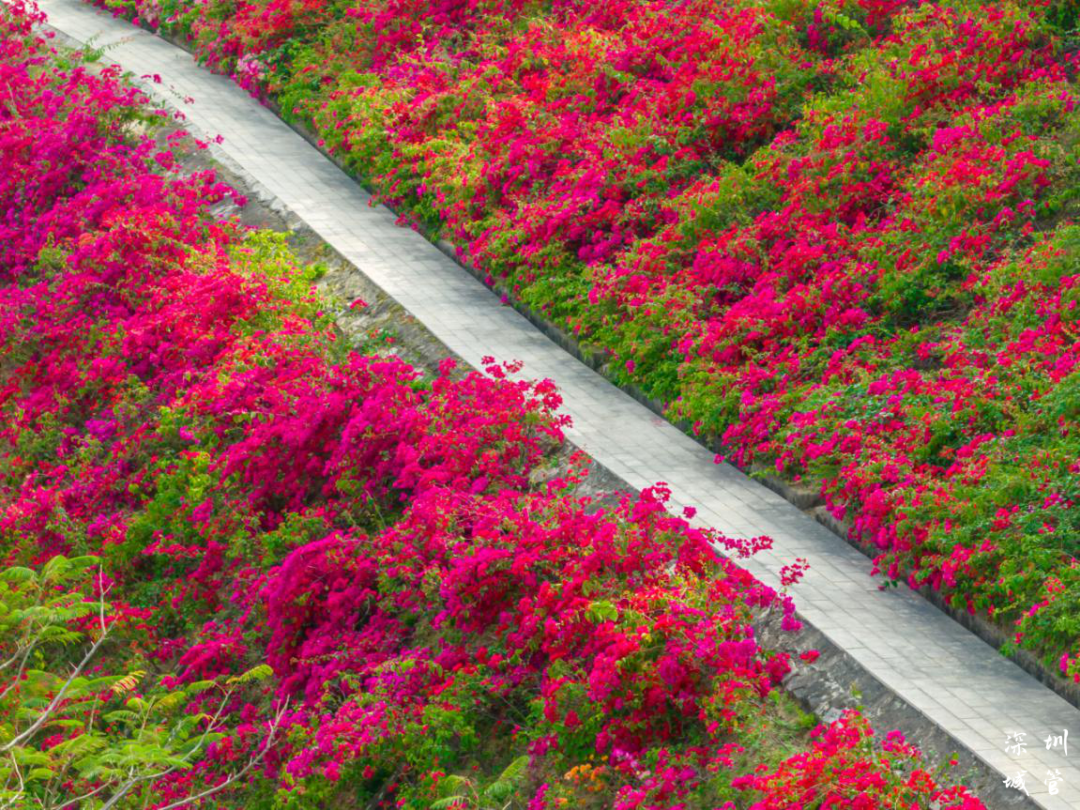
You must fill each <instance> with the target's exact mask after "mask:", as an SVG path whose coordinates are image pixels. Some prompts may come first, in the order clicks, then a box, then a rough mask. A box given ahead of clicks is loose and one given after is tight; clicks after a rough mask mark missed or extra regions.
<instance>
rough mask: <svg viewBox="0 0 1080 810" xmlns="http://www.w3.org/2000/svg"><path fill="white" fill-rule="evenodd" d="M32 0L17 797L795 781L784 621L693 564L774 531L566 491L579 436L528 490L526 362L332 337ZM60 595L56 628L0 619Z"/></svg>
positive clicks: (13, 445)
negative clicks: (700, 521)
mask: <svg viewBox="0 0 1080 810" xmlns="http://www.w3.org/2000/svg"><path fill="white" fill-rule="evenodd" d="M35 19H36V17H35V15H34V13H33V12H32V11H28V10H26V9H23V8H22V7H19V6H15V7H14V8H12V9H9V8H8V7H5V9H4V11H3V12H2V16H0V25H2V26H3V29H2V32H3V37H2V38H0V91H2V92H3V95H4V97H5V99H6V102H5V105H4V106H3V108H0V145H2V146H3V149H0V178H2V184H0V210H2V211H3V212H4V214H3V216H4V219H3V228H4V239H3V240H2V245H3V247H2V251H3V253H2V254H0V256H2V259H0V278H2V281H0V313H2V320H0V346H2V355H0V356H2V357H3V361H2V365H0V409H2V413H3V422H2V424H3V427H2V432H0V493H2V495H0V548H2V550H3V554H4V557H5V563H6V564H7V565H9V566H14V567H11V568H9V569H8V570H7V571H6V572H5V573H4V574H3V575H2V576H0V583H7V582H15V583H19V582H22V583H27V582H35V583H41V582H44V583H47V585H46V586H43V587H38V588H37V590H36V591H33V590H32V589H31V590H28V589H27V588H23V587H13V588H5V589H0V590H2V591H3V592H2V593H0V603H2V604H0V607H2V608H3V609H2V610H0V614H2V616H3V617H6V618H4V620H3V621H2V622H0V649H3V650H5V651H7V652H11V650H12V645H14V647H15V660H18V658H19V656H20V655H23V654H24V653H25V651H26V650H30V651H34V650H36V651H38V658H37V666H38V668H37V670H36V671H35V672H34V674H33V677H32V678H30V679H27V680H24V679H23V678H22V677H21V675H22V673H19V672H17V673H15V674H14V675H13V676H11V675H9V674H8V673H6V672H5V673H4V675H5V678H6V680H5V682H4V683H3V685H2V686H0V749H3V750H5V751H12V750H15V749H16V748H17V750H18V755H19V761H20V762H23V763H30V762H35V763H37V764H39V765H40V766H41V769H40V770H35V771H33V773H32V774H29V773H28V776H29V777H30V778H29V779H28V780H27V781H25V782H24V781H20V777H21V771H19V772H16V771H15V769H14V768H12V769H11V770H8V766H7V764H6V760H5V764H4V766H3V767H2V768H0V780H4V784H3V785H2V789H3V790H4V791H7V794H6V795H16V794H18V795H19V796H20V798H22V799H26V800H28V801H29V800H33V801H36V802H37V803H38V804H39V805H40V806H42V807H49V808H53V810H59V808H62V807H70V806H71V805H72V801H77V802H81V806H88V807H94V806H96V807H106V806H107V807H155V808H172V807H179V806H198V805H199V804H201V805H202V806H205V807H221V806H234V807H245V808H258V807H266V808H270V807H280V808H324V807H327V806H336V805H337V804H342V805H345V804H351V805H355V806H370V807H378V806H390V805H395V806H405V807H416V808H426V807H433V806H439V807H448V806H475V807H489V806H492V804H493V803H496V802H497V803H498V805H499V806H501V807H505V806H516V807H533V808H541V807H548V806H550V807H561V806H567V805H571V804H572V805H573V806H578V805H583V804H587V803H590V802H592V803H607V804H610V805H612V806H617V807H625V808H631V807H676V806H695V807H713V806H717V805H719V804H724V803H726V802H731V803H732V804H733V806H737V807H738V806H752V805H753V803H754V802H757V801H768V800H769V797H770V795H772V792H773V787H772V786H771V783H770V784H766V782H761V783H760V784H759V783H758V782H756V781H754V782H739V781H737V779H738V777H739V776H740V775H743V776H746V775H748V774H749V772H750V771H751V769H752V767H753V766H757V765H760V769H759V770H757V771H754V773H755V774H756V776H755V779H765V777H764V776H763V775H762V774H764V773H766V772H767V771H771V770H772V769H775V768H781V769H782V768H798V767H801V766H800V765H799V764H798V763H799V762H801V759H800V757H804V756H806V754H804V753H800V752H799V751H800V748H801V746H802V744H803V743H804V736H805V735H804V734H803V732H802V729H803V727H804V726H805V724H806V719H807V718H805V716H803V715H802V714H801V713H800V712H799V711H798V710H797V709H796V708H795V707H794V706H793V704H792V702H791V700H790V699H789V698H786V697H784V694H783V692H782V691H780V690H778V689H777V685H778V684H779V682H780V681H781V679H782V678H783V676H784V675H785V674H786V673H787V672H788V671H789V669H790V667H791V664H790V662H789V660H788V657H787V655H786V654H783V653H771V652H769V651H767V650H764V649H762V648H761V646H760V645H759V644H758V642H757V640H756V638H755V635H754V632H753V628H752V621H753V620H754V618H755V616H757V615H758V614H760V613H761V612H762V611H766V610H775V611H779V612H780V614H781V615H782V617H783V621H784V624H785V626H787V627H789V628H792V629H794V628H795V627H797V625H798V623H797V621H796V620H795V618H794V615H793V612H792V611H793V607H792V604H791V602H790V600H788V599H786V598H785V597H783V596H782V595H779V594H777V593H775V592H773V591H772V590H770V589H768V588H766V587H764V586H762V585H761V584H760V583H758V582H757V581H755V580H754V579H753V578H752V577H750V576H749V575H748V574H747V573H746V572H745V571H744V570H742V569H740V568H739V567H738V566H737V565H735V563H734V562H732V561H731V560H729V559H727V558H721V557H719V556H717V554H716V551H715V549H714V544H715V543H721V544H724V545H726V547H727V548H728V550H729V551H730V552H731V553H732V554H733V555H735V556H738V555H743V554H748V553H751V552H752V550H753V549H754V548H755V547H758V546H760V545H762V542H761V540H760V539H759V540H758V541H748V542H737V541H734V540H728V539H725V538H719V537H716V536H714V535H712V534H710V533H706V532H702V531H697V530H694V529H692V528H691V527H690V526H689V525H688V524H687V523H686V522H685V521H684V520H682V519H681V518H679V517H675V516H673V515H671V514H669V513H668V512H667V511H666V509H665V507H664V502H665V500H666V497H667V494H666V492H665V491H664V490H663V488H662V487H656V488H654V489H651V490H647V491H646V492H644V493H642V495H641V496H640V497H639V498H625V499H623V500H622V501H621V502H619V503H617V504H615V505H614V506H608V507H606V508H600V506H599V505H597V504H590V503H589V502H588V500H587V499H585V498H584V497H582V496H581V495H579V494H578V493H577V492H576V488H577V486H578V485H579V484H580V483H581V481H582V480H583V478H584V475H585V473H584V471H583V470H582V469H581V463H580V460H578V459H574V460H573V461H572V463H570V464H569V465H568V468H567V469H564V470H562V471H561V474H560V471H559V470H556V471H555V473H556V474H555V477H554V478H553V479H551V480H549V481H548V483H546V484H542V485H541V484H534V483H531V482H534V481H536V480H538V479H543V478H550V475H549V472H550V471H549V469H548V468H551V467H554V466H555V465H556V463H557V458H558V457H557V455H556V450H557V449H558V448H559V446H560V444H561V441H562V439H561V433H560V426H561V424H562V420H561V418H560V417H559V416H558V415H557V408H558V405H559V400H558V396H557V394H556V393H555V392H554V390H553V387H552V386H551V384H550V383H548V382H539V383H529V382H513V381H511V380H509V379H508V378H507V375H506V374H505V373H504V368H503V367H499V366H496V365H491V366H490V368H489V369H487V373H485V374H481V373H475V372H474V373H467V374H458V373H455V371H454V369H453V368H452V365H453V364H452V363H449V362H447V363H444V364H443V365H442V367H441V368H440V369H439V371H438V373H437V374H435V375H425V374H424V373H422V372H420V371H418V370H417V369H414V368H412V367H411V366H409V365H408V364H406V363H405V362H403V361H402V360H400V359H398V358H395V357H388V356H380V355H378V354H377V353H374V352H371V353H368V354H365V353H363V352H362V351H358V350H357V349H356V348H355V347H350V346H346V345H344V342H343V341H342V340H340V339H339V338H338V335H337V333H336V332H335V331H334V329H333V327H332V324H331V321H330V318H329V317H328V316H327V315H326V313H325V312H324V311H323V309H322V306H323V304H322V303H321V302H320V301H319V299H318V298H317V297H315V296H314V295H313V294H312V292H311V282H312V280H313V278H314V277H315V275H317V272H318V268H317V267H316V268H304V267H300V266H298V265H297V263H296V261H295V259H294V258H293V257H292V255H291V254H290V252H289V251H288V249H287V246H286V244H285V242H284V239H283V237H281V236H280V235H274V234H267V233H245V232H244V231H243V230H242V229H241V228H240V227H239V226H238V225H236V224H235V223H233V222H231V221H220V220H217V219H215V218H213V217H212V216H211V213H210V212H211V208H212V207H214V206H216V205H218V204H219V203H220V202H222V200H223V199H226V198H228V197H229V196H232V195H233V192H232V191H231V190H230V189H228V188H226V187H224V186H223V185H221V184H219V183H217V182H216V181H215V180H214V178H213V177H212V176H209V175H206V174H197V175H184V174H182V173H181V172H179V171H178V170H177V167H178V158H177V156H176V155H175V154H173V149H172V148H169V145H170V144H169V142H172V146H173V148H175V149H179V148H181V147H183V145H184V143H185V139H184V138H183V137H182V136H181V135H180V134H179V133H176V134H174V135H170V136H168V137H167V138H163V139H162V140H159V141H153V140H150V139H149V138H147V137H145V136H140V135H139V134H138V133H139V131H140V129H141V128H142V127H144V126H145V125H146V124H147V123H152V122H153V120H154V116H153V115H151V114H148V113H147V112H146V111H145V109H144V107H143V106H142V105H143V103H144V99H143V98H142V97H141V96H140V95H139V94H138V93H135V92H133V91H131V90H130V89H128V88H127V86H126V85H125V84H124V83H123V82H122V81H120V79H119V77H118V76H117V73H116V71H115V70H113V69H109V68H106V69H103V70H101V71H96V72H95V71H91V70H89V69H88V68H87V67H86V66H85V65H83V64H80V63H78V62H76V61H74V60H72V59H71V58H70V57H65V56H63V55H61V54H58V53H56V52H54V51H52V50H51V49H50V48H49V47H48V46H47V43H46V42H45V41H44V40H42V39H40V38H39V37H37V36H35V35H34V34H33V33H32V31H31V24H32V22H33V21H34V20H35ZM183 148H186V147H183ZM361 348H362V347H361ZM95 568H96V570H92V569H95ZM60 569H62V570H64V571H67V572H68V573H71V574H72V577H75V574H77V573H79V572H82V573H85V574H86V577H85V578H84V579H82V580H79V581H78V582H75V583H69V582H68V580H69V579H71V578H72V577H68V578H65V579H64V580H63V582H60V581H59V580H57V578H56V577H52V576H51V574H50V571H54V570H60ZM35 572H40V573H35ZM76 578H77V577H76ZM61 585H63V588H61ZM46 591H47V592H48V595H49V597H50V598H48V602H47V603H48V604H49V605H54V604H55V605H60V606H62V607H63V608H64V611H63V612H62V613H57V614H56V615H54V616H53V617H52V618H51V619H50V624H49V627H48V628H47V632H46V630H44V629H41V628H39V630H35V629H34V627H36V626H37V625H34V626H32V627H27V626H25V623H24V622H22V623H21V619H20V620H19V621H16V622H14V623H12V622H9V619H10V617H11V616H12V615H14V613H13V610H14V609H17V610H20V611H21V610H22V609H23V607H22V606H24V605H25V604H26V603H27V602H28V601H32V600H33V599H36V598H37V597H36V596H34V594H35V593H38V592H41V593H44V592H46ZM106 595H107V596H108V603H109V608H108V615H106V613H105V601H106V600H105V597H106ZM42 598H43V599H44V598H45V597H44V596H43V597H42ZM99 605H100V616H99V618H100V631H97V630H95V629H94V626H93V624H92V622H89V618H90V617H91V616H92V615H93V614H94V613H95V608H96V607H97V606H99ZM12 606H15V608H13V607H12ZM50 615H51V614H50ZM13 627H14V630H15V631H17V632H9V631H12V630H13ZM13 638H14V641H13V640H12V639H13ZM90 638H93V639H94V640H93V642H92V643H91V644H90V646H89V649H88V651H87V652H86V653H85V655H84V654H83V651H82V650H81V649H73V648H70V647H65V646H63V645H58V644H55V643H50V642H55V641H57V640H58V639H67V640H68V642H69V644H71V643H74V642H76V641H80V640H83V639H85V640H87V641H89V639H90ZM72 667H74V668H75V672H76V673H77V674H78V673H83V672H88V673H92V677H90V675H87V676H86V677H83V676H81V675H80V677H79V678H78V679H76V680H77V684H75V685H74V686H65V685H64V684H65V677H64V676H62V675H60V674H59V673H67V672H70V671H72ZM121 673H124V674H121ZM43 707H44V708H43ZM28 717H29V718H38V719H34V720H32V721H28ZM42 718H44V719H42ZM39 720H40V721H41V722H39ZM51 720H55V721H56V722H51ZM849 722H854V721H849ZM173 729H177V730H178V731H177V732H176V733H175V734H174V733H173V731H172V730H173ZM865 731H866V730H865V729H863V732H865ZM789 755H790V756H794V757H795V759H793V760H791V762H790V763H789V764H786V765H785V759H787V758H788V757H789ZM816 756H817V757H818V759H820V758H821V756H824V757H825V758H826V759H828V758H829V755H828V754H827V753H825V754H818V755H816ZM853 757H854V759H855V760H857V763H858V764H857V770H858V771H859V773H864V772H866V771H869V772H871V773H874V774H877V775H878V778H877V780H876V782H875V784H874V785H873V786H872V788H870V789H867V790H868V791H869V792H867V791H865V790H864V792H865V794H866V795H867V796H869V797H871V800H872V801H875V802H877V803H878V805H879V806H882V807H905V808H906V807H928V806H930V805H931V804H932V803H935V802H936V803H937V804H935V805H934V806H943V807H960V806H962V805H963V803H964V802H967V805H963V806H968V807H970V806H976V807H977V806H978V804H977V803H976V801H975V800H974V799H971V798H970V797H967V795H966V793H965V792H963V791H957V790H954V789H944V788H942V787H939V786H938V784H937V783H936V782H935V780H934V778H933V777H932V776H931V775H930V774H928V773H927V772H926V771H925V770H924V769H923V767H922V765H921V763H920V762H919V759H918V756H917V755H916V754H915V752H914V751H910V750H907V749H904V750H900V749H895V748H894V749H889V748H886V749H882V750H881V751H877V750H875V749H872V748H869V747H866V748H864V749H860V751H859V752H858V753H857V754H855V755H853ZM851 759H852V755H849V754H848V753H845V754H844V757H843V758H842V761H840V760H838V761H837V763H836V767H837V768H840V767H842V766H843V767H849V765H850V760H851ZM815 761H816V760H815ZM850 767H855V766H850ZM822 773H824V771H822ZM860 784H861V783H856V782H855V781H853V780H850V779H847V777H843V778H840V779H833V778H832V777H831V776H829V777H823V778H822V779H821V780H820V781H819V782H816V783H815V782H813V780H804V785H803V790H804V793H805V795H804V801H805V802H806V803H808V804H812V803H813V802H815V801H817V799H818V798H819V797H826V798H828V797H836V798H837V799H839V798H842V797H843V796H844V795H847V793H850V791H851V790H854V789H856V788H858V789H859V790H863V787H860V786H859V785H860ZM783 790H785V791H787V790H789V787H787V786H784V787H783ZM778 795H779V794H778ZM79 797H83V798H79ZM191 797H201V798H197V799H196V800H195V801H194V802H193V801H191Z"/></svg>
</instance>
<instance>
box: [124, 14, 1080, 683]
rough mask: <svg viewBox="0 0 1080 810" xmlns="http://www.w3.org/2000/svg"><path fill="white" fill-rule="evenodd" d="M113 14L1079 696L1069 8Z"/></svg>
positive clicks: (889, 570)
mask: <svg viewBox="0 0 1080 810" xmlns="http://www.w3.org/2000/svg"><path fill="white" fill-rule="evenodd" d="M109 5H111V6H112V7H114V8H119V9H128V10H132V11H133V12H134V13H135V14H136V15H138V16H139V17H140V18H141V19H142V20H144V21H146V22H149V23H150V24H153V25H160V26H163V27H166V28H167V29H169V30H172V31H175V32H178V33H180V34H181V35H184V36H187V37H188V38H189V39H190V40H191V41H192V43H193V44H194V45H195V47H196V49H197V51H198V52H199V53H200V54H201V55H202V56H204V57H205V58H206V59H207V60H208V61H210V62H211V63H212V64H214V65H217V66H219V67H222V68H224V69H227V70H231V71H232V72H233V73H234V75H235V76H236V77H237V80H238V81H240V82H241V83H242V84H244V86H246V87H249V88H252V89H257V90H259V91H260V92H267V93H269V94H271V95H272V96H274V97H275V99H276V101H277V102H278V103H279V104H280V105H281V108H282V110H283V113H284V114H285V115H286V116H287V117H296V118H299V119H301V120H303V121H305V122H307V123H308V124H309V125H311V126H313V127H314V129H315V130H316V131H317V132H318V133H319V135H320V137H321V138H322V139H323V142H324V144H325V145H326V147H327V148H328V149H329V150H331V151H332V152H334V153H335V155H336V156H337V157H338V158H339V159H341V160H342V161H344V162H345V163H346V165H348V166H350V167H351V168H353V169H354V170H355V171H356V172H357V173H358V174H360V175H362V176H363V177H364V178H365V179H366V180H368V181H369V182H370V183H371V184H372V185H373V186H374V187H375V188H376V189H377V190H378V191H379V192H380V193H381V194H382V195H383V197H384V198H386V199H387V200H389V201H391V202H393V203H394V204H396V205H397V206H399V208H400V210H402V211H403V212H404V215H405V216H406V217H408V218H410V219H412V220H414V221H415V222H418V223H421V224H423V225H424V226H425V227H427V228H428V229H431V230H433V231H436V232H441V233H443V234H444V235H446V236H447V237H448V238H450V239H451V240H452V241H454V242H456V243H458V244H459V245H461V246H462V248H463V249H464V250H466V251H467V253H468V255H469V257H470V258H471V259H472V260H474V261H476V262H477V263H478V264H479V266H481V267H482V268H484V269H485V270H486V271H487V272H488V273H490V276H491V278H492V280H493V281H494V280H495V279H496V278H499V279H502V283H505V284H506V285H507V286H508V287H509V289H510V290H511V292H512V293H513V294H514V295H515V296H516V297H517V298H518V299H519V300H520V301H522V302H524V303H526V304H528V305H529V306H531V307H532V308H533V309H535V310H536V311H538V312H542V313H544V314H545V315H546V316H547V317H548V318H549V319H551V320H552V321H553V322H555V323H556V324H559V325H561V326H563V327H565V328H566V329H567V330H569V331H571V332H572V333H574V334H576V335H577V336H578V337H579V339H580V340H581V341H582V342H583V344H584V345H585V346H586V347H587V348H590V349H592V350H593V351H596V352H598V353H600V354H601V355H602V356H604V357H607V358H610V363H609V368H610V369H611V371H612V374H614V375H615V377H616V378H618V379H620V380H623V381H627V382H632V383H634V384H636V385H638V386H640V387H641V388H643V389H644V390H645V391H646V392H647V393H648V394H649V395H651V396H654V397H657V398H659V399H661V400H663V401H664V402H666V403H667V405H668V407H669V410H670V413H671V414H672V415H673V416H676V417H679V418H682V419H685V420H687V421H688V422H689V423H691V424H692V425H693V426H694V429H695V430H697V431H699V432H701V433H703V434H705V435H707V436H716V437H720V438H721V439H722V441H723V443H724V444H725V445H726V446H727V448H728V450H727V451H725V452H727V453H728V454H729V455H731V456H732V457H733V458H734V459H735V460H737V461H739V462H741V463H747V464H748V463H751V462H752V461H755V460H756V461H766V462H768V463H771V464H774V465H775V466H776V468H777V469H778V470H780V471H782V472H784V473H785V474H788V475H790V476H793V477H795V478H796V479H798V478H802V477H807V478H808V479H809V480H812V481H814V482H815V483H817V484H819V485H820V487H821V491H822V494H823V495H824V497H825V499H826V504H827V506H828V507H829V509H830V510H832V512H833V513H834V514H836V515H838V516H840V517H845V516H846V517H850V518H851V519H852V521H853V531H854V534H855V535H856V536H857V537H858V538H859V539H861V540H862V541H863V542H864V543H866V544H868V545H869V546H870V547H871V548H874V549H876V550H877V551H878V552H879V557H878V560H877V565H876V568H877V569H878V570H879V571H881V572H883V573H885V574H886V575H887V576H888V577H891V578H901V577H906V578H908V579H909V580H910V581H911V583H912V584H913V585H928V586H931V587H933V588H936V589H940V590H942V591H944V592H945V593H946V594H948V595H949V596H950V598H951V599H952V601H953V604H954V605H955V606H956V607H958V608H962V609H967V610H969V611H971V612H972V613H976V612H978V613H983V614H987V615H989V616H991V617H993V618H994V619H995V620H997V621H999V622H1005V623H1013V624H1015V626H1016V631H1017V632H1016V643H1017V644H1019V645H1022V646H1025V647H1029V648H1031V649H1033V650H1035V651H1037V652H1039V653H1040V654H1042V655H1043V656H1044V657H1045V658H1046V660H1047V661H1048V662H1050V663H1051V664H1053V665H1055V666H1056V665H1058V664H1059V663H1060V667H1061V670H1062V671H1063V672H1065V673H1066V674H1069V675H1073V676H1075V677H1077V678H1080V625H1078V624H1077V620H1076V618H1075V605H1076V604H1077V600H1078V598H1080V596H1078V594H1080V580H1078V579H1077V576H1076V574H1075V572H1076V571H1077V564H1076V557H1075V553H1074V552H1075V549H1074V548H1073V547H1072V544H1071V541H1070V539H1069V538H1070V537H1071V536H1072V534H1073V532H1072V529H1071V528H1070V527H1071V526H1072V524H1073V523H1074V522H1075V518H1074V517H1073V516H1072V513H1071V509H1072V506H1073V504H1074V502H1075V497H1074V493H1075V490H1076V487H1077V483H1076V474H1077V470H1076V469H1075V464H1076V458H1077V453H1076V448H1075V447H1074V443H1073V440H1072V438H1071V437H1072V435H1073V434H1074V433H1075V425H1074V422H1075V414H1074V413H1073V412H1072V411H1071V410H1070V409H1069V408H1068V407H1067V406H1061V405H1058V404H1057V403H1065V402H1067V401H1068V400H1069V399H1070V397H1071V394H1070V391H1071V385H1072V383H1071V380H1072V376H1073V373H1074V372H1073V369H1074V366H1075V351H1074V346H1075V345H1076V341H1075V339H1074V338H1073V335H1072V331H1071V330H1072V326H1071V323H1072V321H1073V319H1074V312H1075V306H1076V305H1075V302H1074V301H1073V296H1072V293H1071V290H1072V289H1073V286H1074V278H1075V274H1074V273H1071V272H1070V271H1069V266H1070V260H1071V259H1070V257H1072V256H1073V255H1074V250H1073V245H1074V242H1075V238H1074V231H1073V226H1072V225H1070V224H1069V223H1070V218H1071V217H1072V216H1073V215H1074V211H1075V206H1076V203H1075V199H1074V198H1075V188H1076V185H1077V179H1078V178H1077V168H1076V167H1077V158H1078V155H1077V154H1076V146H1075V144H1076V142H1077V138H1076V129H1077V123H1076V121H1077V118H1076V116H1077V112H1076V109H1075V107H1076V100H1075V95H1074V90H1073V81H1072V76H1073V73H1074V71H1075V65H1074V58H1073V57H1072V56H1071V55H1070V54H1071V53H1072V51H1071V50H1070V49H1069V48H1068V47H1067V45H1066V42H1065V38H1064V34H1063V32H1067V31H1069V30H1071V28H1072V27H1073V26H1074V25H1075V22H1076V15H1075V12H1074V11H1073V10H1071V6H1070V5H1069V4H1065V3H1060V2H1053V1H1051V0H1023V1H1021V0H1010V2H1005V3H991V4H985V3H979V2H976V0H912V2H888V1H887V0H842V2H829V3H824V2H817V0H756V1H754V0H745V2H739V3H719V4H718V3H712V2H690V3H662V2H644V0H621V2H615V3H604V4H600V5H597V4H589V3H577V2H556V3H546V4H537V3H529V2H525V0H518V2H469V3H435V4H426V3H425V4H417V3H412V2H408V1H407V0H381V1H380V2H373V3H368V2H365V3H362V4H356V3H351V2H347V0H334V1H331V0H287V1H286V0H258V1H257V2H245V3H239V4H227V5H225V4H219V3H215V2H208V3H200V4H193V3H188V2H185V1H184V0H154V2H143V0H124V1H123V2H119V1H115V2H109Z"/></svg>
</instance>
